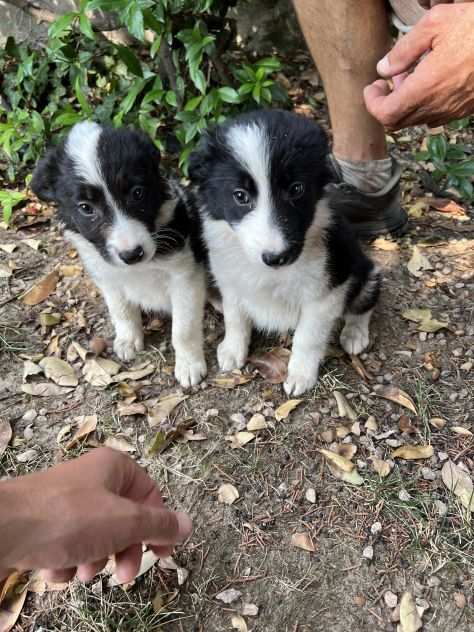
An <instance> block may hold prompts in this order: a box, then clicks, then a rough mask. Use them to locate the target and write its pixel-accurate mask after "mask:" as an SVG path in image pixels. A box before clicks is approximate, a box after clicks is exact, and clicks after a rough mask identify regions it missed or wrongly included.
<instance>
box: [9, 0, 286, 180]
mask: <svg viewBox="0 0 474 632" xmlns="http://www.w3.org/2000/svg"><path fill="white" fill-rule="evenodd" d="M235 3H236V2H235V0H234V1H232V0H198V1H191V0H157V1H154V0H81V2H80V9H79V10H78V11H77V12H71V13H66V14H64V15H62V16H61V17H59V18H58V19H57V20H56V21H55V22H54V23H53V24H51V26H50V28H49V32H48V41H47V43H46V46H45V47H44V48H36V49H35V48H34V47H32V46H28V45H26V44H22V45H18V44H17V43H15V41H14V40H13V39H12V38H9V39H8V41H7V44H6V46H5V49H4V50H3V51H0V75H2V76H3V85H2V101H3V103H2V101H0V105H1V106H2V110H1V111H0V153H3V154H4V155H5V156H6V158H7V177H8V179H9V180H10V181H12V182H13V181H15V180H17V179H18V178H19V177H23V176H24V175H25V173H26V172H27V171H28V170H31V168H32V166H33V165H34V162H35V161H36V160H37V159H38V157H39V156H40V155H41V154H42V153H43V151H44V148H45V145H46V144H47V143H48V142H49V141H50V139H51V137H54V139H57V138H60V137H61V135H62V134H63V133H64V132H65V131H67V129H68V128H69V127H71V126H72V125H73V124H74V123H76V122H78V121H81V120H83V119H87V118H92V119H94V120H96V121H99V122H112V124H113V125H115V126H121V125H136V126H139V127H141V128H142V129H143V130H144V131H146V132H147V133H148V134H150V136H151V137H152V138H153V139H154V141H155V142H156V144H157V145H158V146H159V147H160V148H161V149H165V150H168V152H171V153H172V154H177V155H178V156H179V160H178V162H179V166H180V167H182V168H183V169H184V171H185V170H186V162H187V158H188V156H189V153H190V151H191V150H192V147H193V146H194V144H195V142H196V140H197V138H198V136H199V133H200V132H202V131H203V130H204V129H205V128H206V127H207V126H208V125H209V124H210V123H215V122H220V121H222V120H223V119H224V118H225V117H227V116H230V115H233V114H235V113H237V112H239V111H242V110H247V109H254V108H256V107H259V106H263V105H269V104H270V103H272V102H274V101H279V102H284V101H285V100H286V99H287V97H286V95H285V92H284V90H283V89H282V88H281V87H280V85H279V84H278V83H277V82H276V80H275V74H276V73H277V72H278V70H279V69H280V62H279V61H278V59H276V58H274V57H267V58H264V59H259V60H250V59H249V57H250V55H249V54H246V53H245V51H243V50H241V49H239V48H238V47H237V44H236V37H235V23H234V20H233V18H232V16H231V15H230V9H231V7H232V5H234V4H235ZM91 16H92V17H91ZM104 22H106V23H107V24H106V25H107V26H108V27H109V28H110V27H111V26H112V27H113V29H118V28H123V29H126V32H127V37H128V40H129V41H130V43H127V45H123V44H118V43H112V42H111V41H110V40H109V39H106V38H105V37H104V35H103V32H101V31H100V29H101V28H103V25H104V24H103V23H104Z"/></svg>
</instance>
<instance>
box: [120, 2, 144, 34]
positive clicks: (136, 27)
mask: <svg viewBox="0 0 474 632" xmlns="http://www.w3.org/2000/svg"><path fill="white" fill-rule="evenodd" d="M122 15H123V18H124V21H125V24H126V26H127V29H128V30H129V31H130V33H131V34H132V35H133V36H134V37H136V38H137V39H138V40H140V41H141V42H143V40H144V39H145V27H144V21H143V11H142V8H141V6H140V5H139V4H138V2H129V3H128V5H127V7H126V8H125V10H124V11H123V12H122Z"/></svg>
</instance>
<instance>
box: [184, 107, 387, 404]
mask: <svg viewBox="0 0 474 632" xmlns="http://www.w3.org/2000/svg"><path fill="white" fill-rule="evenodd" d="M327 158H328V144H327V139H326V136H325V134H324V132H323V130H322V129H321V128H320V127H319V126H318V125H316V124H315V123H313V122H311V121H309V120H308V119H306V118H303V117H300V116H297V115H295V114H291V113H289V112H284V111H280V110H272V111H269V110H266V111H265V110H260V111H257V112H253V113H250V114H245V115H242V116H240V117H238V118H235V119H233V120H230V121H227V122H226V123H224V124H222V125H220V126H218V127H216V128H215V129H214V130H213V131H211V132H209V133H207V134H206V135H205V136H204V137H203V138H202V140H201V143H200V145H199V146H198V148H197V150H196V151H195V152H194V153H193V154H192V156H191V159H190V168H189V173H190V177H191V180H192V182H193V183H194V184H195V185H196V193H197V195H198V203H199V206H200V213H201V216H202V223H203V235H204V241H205V243H206V245H207V248H208V251H209V259H210V268H211V271H212V274H213V276H214V278H215V281H216V283H217V286H218V288H219V290H220V292H221V294H222V299H223V311H224V321H225V337H224V340H223V341H222V342H221V344H220V345H219V348H218V361H219V366H220V368H221V369H222V370H226V371H227V370H230V369H234V368H236V367H241V366H243V364H244V363H245V362H246V359H247V352H248V347H249V341H250V335H251V329H252V325H255V326H256V327H258V328H259V329H262V330H266V331H269V332H270V331H273V332H286V331H288V330H294V338H293V350H292V354H291V357H290V362H289V366H288V378H287V380H286V382H285V385H284V387H285V391H286V393H287V394H288V395H300V394H301V393H304V392H305V391H307V390H308V389H310V388H311V387H313V386H314V385H315V384H316V382H317V379H318V370H319V365H320V363H321V360H322V359H323V357H324V354H325V351H326V346H327V344H328V340H329V337H330V334H331V330H332V328H333V326H334V324H335V322H336V320H337V319H338V318H339V317H340V316H344V318H345V326H344V328H343V330H342V333H341V336H340V341H341V344H342V346H343V348H344V349H345V350H346V351H347V352H349V353H352V354H357V353H360V352H361V351H362V350H363V349H364V348H365V347H367V345H368V344H369V320H370V316H371V313H372V309H373V307H374V305H375V303H376V300H377V297H378V293H379V286H380V277H379V273H378V272H377V270H376V269H375V267H374V264H373V263H372V262H371V261H370V260H369V259H368V258H367V257H366V256H365V255H364V254H363V252H362V251H361V249H360V247H359V244H358V242H357V240H356V238H355V237H354V235H353V233H352V232H351V229H350V227H349V226H348V225H347V224H346V223H345V221H344V219H343V218H341V217H338V216H336V215H335V214H334V213H333V212H332V211H331V209H330V208H329V206H328V203H327V200H326V199H325V193H324V187H325V185H326V184H327V183H328V182H329V181H330V179H331V174H330V171H329V168H328V161H327Z"/></svg>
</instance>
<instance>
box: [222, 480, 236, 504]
mask: <svg viewBox="0 0 474 632" xmlns="http://www.w3.org/2000/svg"><path fill="white" fill-rule="evenodd" d="M238 498H239V492H238V490H237V488H236V487H234V486H233V485H231V484H230V483H224V484H223V485H221V486H220V487H219V489H218V490H217V500H218V501H219V502H220V503H223V504H224V505H232V504H233V503H235V501H236V500H237V499H238Z"/></svg>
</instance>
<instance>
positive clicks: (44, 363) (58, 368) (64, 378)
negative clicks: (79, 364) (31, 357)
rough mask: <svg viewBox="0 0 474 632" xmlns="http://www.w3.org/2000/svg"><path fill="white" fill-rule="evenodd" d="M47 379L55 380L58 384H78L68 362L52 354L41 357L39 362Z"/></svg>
mask: <svg viewBox="0 0 474 632" xmlns="http://www.w3.org/2000/svg"><path fill="white" fill-rule="evenodd" d="M39 365H40V367H41V368H42V369H43V371H44V374H45V376H46V377H47V378H48V380H52V381H53V382H56V384H58V385H59V386H77V385H78V384H79V380H78V377H77V375H76V372H75V371H74V369H73V368H72V366H71V365H70V364H68V363H67V362H65V361H64V360H60V359H59V358H55V357H54V356H53V357H51V358H43V359H42V360H41V361H40V363H39Z"/></svg>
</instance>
